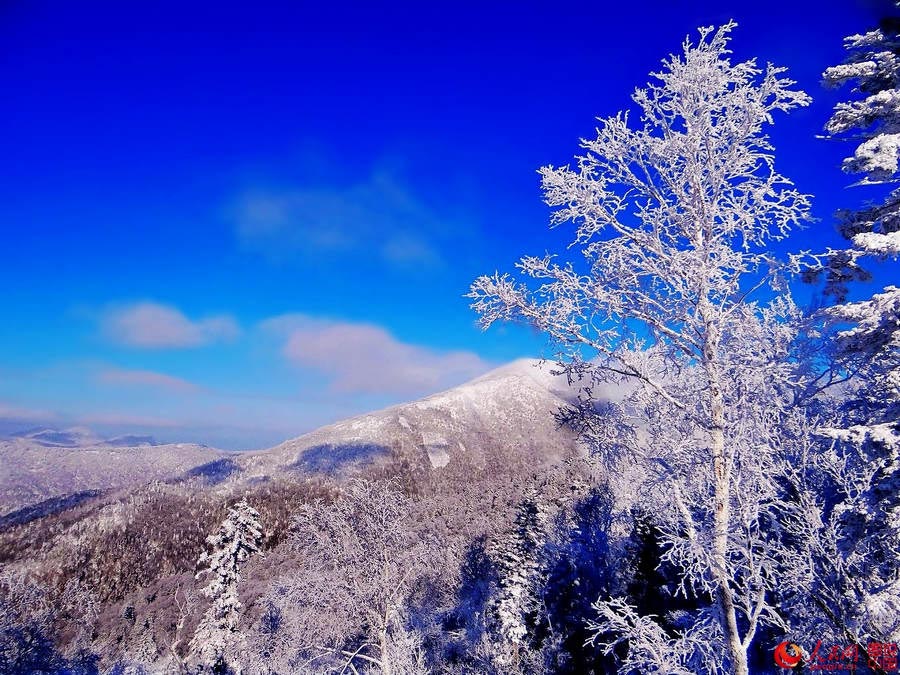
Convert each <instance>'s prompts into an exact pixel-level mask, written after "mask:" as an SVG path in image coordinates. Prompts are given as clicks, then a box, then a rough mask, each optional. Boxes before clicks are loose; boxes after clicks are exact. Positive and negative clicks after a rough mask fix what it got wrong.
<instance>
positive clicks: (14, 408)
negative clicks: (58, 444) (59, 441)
mask: <svg viewBox="0 0 900 675" xmlns="http://www.w3.org/2000/svg"><path fill="white" fill-rule="evenodd" d="M57 417H58V415H57V414H56V413H54V412H51V411H49V410H40V409H37V408H26V407H23V406H18V405H10V404H7V403H3V402H2V401H0V419H5V420H19V421H23V422H49V421H53V420H55V419H56V418H57Z"/></svg>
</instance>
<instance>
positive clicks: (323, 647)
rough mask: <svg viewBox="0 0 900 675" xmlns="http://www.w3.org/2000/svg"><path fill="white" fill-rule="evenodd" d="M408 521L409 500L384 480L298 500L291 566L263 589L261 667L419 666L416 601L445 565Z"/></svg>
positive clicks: (404, 669)
mask: <svg viewBox="0 0 900 675" xmlns="http://www.w3.org/2000/svg"><path fill="white" fill-rule="evenodd" d="M415 517H416V515H415V510H414V508H413V502H412V500H410V499H409V498H408V497H406V496H405V495H404V494H403V493H402V492H400V490H399V489H398V486H397V484H396V483H394V482H392V481H380V482H374V481H367V480H362V479H357V480H352V481H350V482H349V483H348V484H347V485H346V486H345V487H344V488H343V490H342V491H341V494H340V495H338V497H337V498H336V499H335V500H333V501H331V502H326V501H322V500H318V501H315V502H311V503H305V504H303V505H302V506H301V507H300V508H299V509H298V510H297V512H296V513H295V516H294V521H293V526H292V533H291V539H290V546H291V547H292V549H293V550H294V552H295V553H296V554H297V555H298V556H299V559H300V567H299V569H297V570H295V571H293V572H291V573H289V574H286V575H284V576H282V577H280V578H278V579H277V580H276V582H275V583H274V585H273V588H272V590H271V592H270V593H269V594H268V595H267V598H266V602H267V603H269V606H270V608H271V612H270V620H269V626H268V627H267V628H266V630H265V633H266V634H265V635H264V636H262V637H264V639H259V640H257V641H258V642H259V643H260V648H259V649H258V650H257V651H260V652H262V651H265V652H266V653H265V655H262V656H261V657H260V658H259V659H258V660H259V661H260V662H261V665H264V666H266V667H270V668H273V669H275V670H278V672H282V670H281V669H284V671H290V672H304V673H332V672H334V673H340V672H346V673H350V672H371V673H382V674H383V675H420V674H424V673H426V672H428V669H427V667H426V664H425V650H424V648H423V644H422V641H423V630H422V627H421V626H418V625H416V616H415V614H416V612H415V610H416V605H417V604H418V602H421V601H422V597H421V596H422V594H423V593H426V592H427V589H428V580H429V579H433V578H435V577H436V576H437V575H439V574H442V573H443V575H445V576H446V575H447V574H448V573H449V572H450V570H447V569H446V568H444V567H442V566H441V564H440V561H441V560H442V553H441V550H440V549H441V546H440V543H439V542H437V541H435V540H434V539H433V538H431V537H430V536H429V534H428V533H427V532H425V531H422V530H420V529H419V528H418V527H417V523H416V520H415ZM445 583H446V580H445ZM431 609H436V608H431ZM272 617H277V621H276V623H277V629H274V630H272V629H271V627H272V626H271V624H272V621H271V618H272Z"/></svg>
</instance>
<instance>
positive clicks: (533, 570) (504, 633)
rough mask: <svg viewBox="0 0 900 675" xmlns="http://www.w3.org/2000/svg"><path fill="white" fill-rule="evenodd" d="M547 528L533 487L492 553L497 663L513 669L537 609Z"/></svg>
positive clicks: (541, 507)
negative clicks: (495, 586)
mask: <svg viewBox="0 0 900 675" xmlns="http://www.w3.org/2000/svg"><path fill="white" fill-rule="evenodd" d="M547 525H548V512H547V506H546V505H545V504H544V502H543V500H542V499H541V496H540V495H539V494H538V492H537V490H535V489H533V488H531V489H529V491H528V493H527V494H526V496H525V499H524V500H523V501H522V503H521V504H520V505H519V507H518V509H517V510H516V517H515V523H514V528H513V531H512V532H511V533H510V534H509V535H508V536H507V537H506V538H504V539H502V540H501V541H499V542H498V543H497V544H496V545H495V546H494V547H493V551H492V557H493V558H494V559H495V561H496V564H497V573H498V578H499V582H498V583H499V590H498V593H497V596H496V598H495V600H494V605H493V611H494V621H495V625H494V632H495V640H496V643H497V644H496V655H497V658H496V660H497V661H498V664H499V665H501V666H511V665H513V664H514V662H515V661H516V657H517V654H518V651H519V650H520V649H521V648H522V647H523V646H524V645H526V644H527V637H528V632H529V625H528V621H529V617H531V620H533V619H534V616H533V615H534V613H535V612H537V610H538V604H539V596H538V593H539V584H540V573H541V553H542V550H543V546H544V540H545V534H546V527H547Z"/></svg>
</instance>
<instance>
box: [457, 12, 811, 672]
mask: <svg viewBox="0 0 900 675" xmlns="http://www.w3.org/2000/svg"><path fill="white" fill-rule="evenodd" d="M733 27H734V24H733V23H729V24H728V25H725V26H723V27H721V28H719V29H718V30H713V29H712V28H705V29H702V30H701V31H700V36H701V37H700V39H699V40H698V41H697V42H696V43H692V42H691V41H689V40H688V41H686V42H685V43H684V49H683V53H682V54H680V55H676V56H672V57H670V58H669V59H667V60H666V61H664V65H663V69H662V71H661V72H659V73H655V74H654V76H655V78H656V79H655V81H654V82H653V83H651V84H650V85H648V86H647V88H645V89H639V90H637V91H636V92H635V94H634V97H633V98H634V101H635V103H636V104H637V105H638V107H639V108H640V117H639V118H638V120H637V122H638V123H637V124H636V125H634V124H633V121H634V119H633V118H632V117H631V116H629V115H628V114H620V115H617V116H615V117H611V118H608V119H602V120H600V124H599V127H598V129H597V136H596V138H594V139H592V140H586V141H583V142H582V147H583V148H584V151H585V152H584V154H583V155H582V156H580V157H578V165H577V167H576V168H574V169H573V168H570V167H561V168H553V167H545V168H543V169H541V172H540V173H541V176H542V179H543V189H544V195H545V199H546V201H547V203H548V204H549V205H550V206H553V207H558V209H557V210H556V211H555V213H554V215H553V219H552V222H553V224H554V225H560V224H562V223H565V222H569V221H572V222H574V223H575V225H576V228H575V235H574V240H573V241H572V244H571V245H570V247H569V248H570V250H571V249H576V250H579V251H580V252H581V253H582V254H583V257H581V258H580V259H579V258H577V257H575V258H574V259H566V260H560V259H559V258H558V256H551V255H546V256H543V257H525V258H523V259H522V260H521V262H520V263H519V264H518V267H519V269H520V271H521V272H522V276H523V277H524V279H522V280H521V281H517V280H515V279H513V278H511V277H510V276H508V275H506V274H503V275H501V274H495V275H493V276H483V277H480V278H479V279H477V280H476V281H475V283H474V284H473V286H472V289H471V293H470V297H472V298H473V299H474V301H475V302H474V304H473V307H474V308H475V309H476V310H477V311H478V312H479V313H480V314H481V321H482V325H483V326H484V327H485V328H487V327H489V326H490V325H491V324H493V323H494V322H496V321H499V320H520V321H523V322H525V323H527V324H530V325H532V326H534V327H536V328H538V329H539V330H541V331H543V332H544V333H546V334H547V335H549V337H550V338H551V340H552V342H553V343H554V344H555V345H556V347H557V350H558V351H557V358H558V361H559V363H560V367H561V369H562V370H563V371H565V372H566V373H567V374H568V375H569V376H570V377H571V378H573V379H580V380H581V382H582V384H583V385H584V386H586V390H585V392H586V396H587V398H588V402H590V397H591V392H592V388H593V387H594V386H595V385H596V384H597V383H600V382H609V381H615V382H621V381H623V380H626V381H630V382H632V383H634V384H636V385H637V387H636V388H635V390H634V393H633V394H632V395H631V397H630V399H629V400H628V401H626V405H625V406H623V407H620V409H619V412H620V413H621V415H620V417H621V418H622V419H627V420H630V422H631V424H632V425H633V426H634V427H635V429H636V433H635V434H634V442H633V443H629V442H627V440H628V439H627V438H626V437H620V438H619V439H617V440H616V442H615V443H601V444H600V445H601V447H599V448H598V449H600V450H605V451H609V452H612V453H613V454H617V455H619V456H620V455H621V451H622V450H623V449H626V448H627V449H628V450H629V452H628V453H627V454H628V456H629V457H630V460H631V461H632V462H635V463H637V464H638V465H639V467H640V471H639V472H637V473H636V474H634V475H640V474H643V475H645V476H646V479H645V481H644V483H643V486H640V485H635V486H633V487H632V489H633V490H638V489H640V488H641V487H643V488H645V492H644V493H642V498H644V499H654V500H655V503H654V504H653V508H652V511H653V513H654V515H655V516H656V517H657V518H658V521H659V522H658V523H657V527H658V528H659V529H660V531H661V532H662V535H663V537H664V540H665V543H666V544H667V553H666V555H667V557H668V559H669V560H670V561H671V562H673V563H675V564H676V565H677V567H678V568H679V569H680V570H681V571H682V573H683V588H684V590H685V592H688V591H689V592H692V593H694V594H696V595H698V596H700V597H708V598H710V599H711V602H710V604H709V607H708V610H707V611H705V612H704V611H701V612H699V613H697V614H696V615H695V616H692V617H690V620H689V621H688V622H687V624H686V626H685V627H684V628H683V629H682V630H681V633H680V635H681V638H679V639H683V640H686V642H684V643H683V644H680V645H679V644H678V643H677V642H676V643H673V644H672V645H671V647H672V649H670V650H668V651H662V650H660V649H658V648H657V647H658V645H657V643H658V641H659V640H664V639H668V638H669V637H670V636H668V634H667V633H666V632H665V631H662V630H657V628H658V626H659V624H657V623H655V622H653V621H652V620H651V619H650V618H649V617H639V618H635V615H634V613H633V612H632V611H631V610H630V609H629V608H628V607H627V605H626V604H625V603H623V602H622V601H617V600H613V601H612V602H606V603H600V613H601V619H602V621H601V622H600V623H599V624H598V625H597V631H598V634H604V633H605V632H609V633H611V634H619V635H621V634H622V631H626V632H627V635H628V641H629V657H628V659H629V660H627V661H626V662H625V667H626V670H627V669H629V668H630V669H631V670H633V671H635V672H644V673H647V672H681V671H678V670H677V668H682V669H686V670H687V671H691V672H703V671H705V672H734V673H739V674H741V675H744V674H746V673H747V672H748V657H747V652H748V649H749V647H750V645H751V643H752V641H753V639H754V636H755V635H756V632H757V630H758V629H759V627H760V624H761V623H763V622H778V621H780V619H779V616H778V613H777V611H776V608H774V607H773V606H772V605H771V604H770V590H771V588H772V586H773V584H774V583H775V582H774V576H775V568H776V567H777V565H778V561H777V551H776V547H775V546H774V545H773V542H772V535H771V529H772V528H771V527H770V525H771V522H772V519H773V518H774V515H773V513H772V505H773V504H774V503H775V502H777V495H776V494H775V487H774V485H773V481H772V480H771V475H772V474H773V473H774V472H778V471H780V470H781V468H782V465H783V464H784V463H785V462H786V461H787V458H788V457H789V455H790V454H791V452H792V451H793V450H794V448H793V447H791V444H792V443H794V438H793V437H792V435H791V434H790V433H786V431H785V430H786V429H789V428H790V426H791V424H792V421H791V419H790V418H791V415H792V414H793V413H792V412H791V410H792V406H793V402H794V399H795V395H794V388H795V387H796V385H797V378H798V377H799V375H798V374H797V373H796V372H795V370H796V369H795V368H794V367H793V366H792V365H791V363H790V361H789V360H788V359H787V358H786V357H787V355H788V354H789V352H790V350H791V348H792V343H793V340H794V335H795V324H796V320H797V318H798V312H797V310H796V308H795V307H794V306H793V304H792V303H791V301H790V299H789V297H788V296H787V295H786V294H783V295H782V296H781V297H779V298H778V299H776V300H774V301H771V302H769V303H768V304H763V302H762V301H763V300H764V299H765V297H766V291H769V292H771V291H772V290H775V291H778V292H781V291H783V288H782V287H781V286H780V285H779V281H778V278H779V277H778V273H777V268H778V265H777V263H776V261H774V260H773V259H772V257H771V256H770V255H769V254H768V253H767V252H766V247H767V245H768V244H769V243H770V242H772V241H774V240H778V239H781V238H783V237H784V236H785V235H786V234H787V233H788V231H789V230H790V228H791V227H792V226H793V225H795V224H797V223H799V222H800V221H802V220H803V219H805V218H806V217H807V212H808V199H807V197H806V196H805V195H803V194H801V193H799V192H798V191H796V190H795V189H794V188H793V187H792V185H791V183H790V181H789V180H788V179H787V178H785V177H784V176H782V175H781V174H779V173H778V172H777V171H776V170H775V168H774V161H773V150H772V146H771V144H770V142H769V140H768V138H767V136H766V134H765V132H764V128H765V126H766V125H768V124H770V123H772V121H773V114H774V113H775V112H777V111H788V110H790V109H792V108H795V107H797V106H802V105H806V104H807V103H808V102H809V98H808V97H807V96H806V94H804V93H802V92H800V91H797V90H795V89H793V88H792V85H793V84H794V83H793V82H792V81H790V80H788V79H785V78H783V77H781V74H782V72H783V69H781V68H776V67H774V66H771V65H768V66H767V67H765V68H760V67H759V66H757V64H756V62H755V61H753V60H751V61H746V62H740V63H732V61H731V60H730V59H729V56H728V55H729V50H728V39H729V33H730V32H731V30H732V28H733ZM769 295H771V293H769ZM583 409H584V410H585V411H586V414H590V411H592V410H594V407H593V406H590V405H587V406H584V407H583ZM601 440H602V439H601ZM607 440H608V439H607ZM629 475H631V474H629ZM648 621H649V622H650V623H647V622H648ZM653 626H657V628H654V627H653ZM600 637H601V639H604V640H607V639H608V640H612V641H613V642H614V641H615V638H603V637H602V635H601V636H600ZM610 648H612V646H611V645H610ZM673 659H675V661H673ZM676 666H677V668H676Z"/></svg>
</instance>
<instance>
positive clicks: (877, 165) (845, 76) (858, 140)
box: [808, 18, 900, 300]
mask: <svg viewBox="0 0 900 675" xmlns="http://www.w3.org/2000/svg"><path fill="white" fill-rule="evenodd" d="M844 44H845V47H846V49H847V51H848V52H849V54H848V56H847V58H846V60H845V61H844V63H842V64H840V65H837V66H832V67H830V68H828V69H827V70H825V72H824V74H823V79H824V82H825V84H826V85H827V86H830V87H839V86H842V85H844V84H847V83H852V84H853V85H854V86H853V92H854V93H856V94H859V97H858V98H856V99H855V100H851V101H844V102H841V103H838V104H837V105H836V106H835V109H834V114H833V115H832V116H831V119H829V120H828V122H827V123H826V125H825V131H826V133H827V134H828V137H829V138H831V139H838V140H846V141H848V142H852V143H854V144H855V149H854V151H853V154H852V155H850V156H849V157H847V158H846V159H845V160H844V162H843V170H844V171H845V172H847V173H850V174H856V175H859V176H861V178H860V180H859V182H858V183H857V185H870V186H871V185H876V186H877V185H879V184H881V185H886V184H891V183H897V181H898V180H900V168H898V160H900V19H897V18H887V19H885V20H883V21H882V22H881V26H880V27H879V28H877V29H875V30H872V31H869V32H867V33H864V34H861V35H851V36H850V37H848V38H847V39H846V40H845V41H844ZM837 216H838V229H839V230H840V232H841V234H842V235H843V236H844V237H845V238H846V239H848V240H850V241H852V243H853V246H852V248H851V249H848V250H843V251H831V252H830V255H828V256H824V257H823V261H824V262H823V264H822V266H819V267H816V268H814V269H813V270H812V271H811V273H808V278H817V277H818V276H820V275H821V273H822V272H823V271H824V272H825V274H826V292H828V293H829V294H831V295H834V296H836V297H837V298H838V299H839V300H843V299H844V298H845V297H846V294H847V284H848V282H851V281H858V280H866V279H868V278H869V274H868V273H867V272H866V271H865V270H864V269H863V268H862V267H861V266H860V264H859V262H858V260H859V258H861V257H863V256H868V255H871V256H876V257H878V258H886V257H896V256H897V255H898V254H900V189H893V190H891V191H889V192H887V193H886V194H883V195H882V197H881V198H880V199H877V200H874V202H873V203H870V204H869V205H868V206H866V207H864V208H861V209H856V210H854V209H842V210H840V211H838V213H837Z"/></svg>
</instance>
